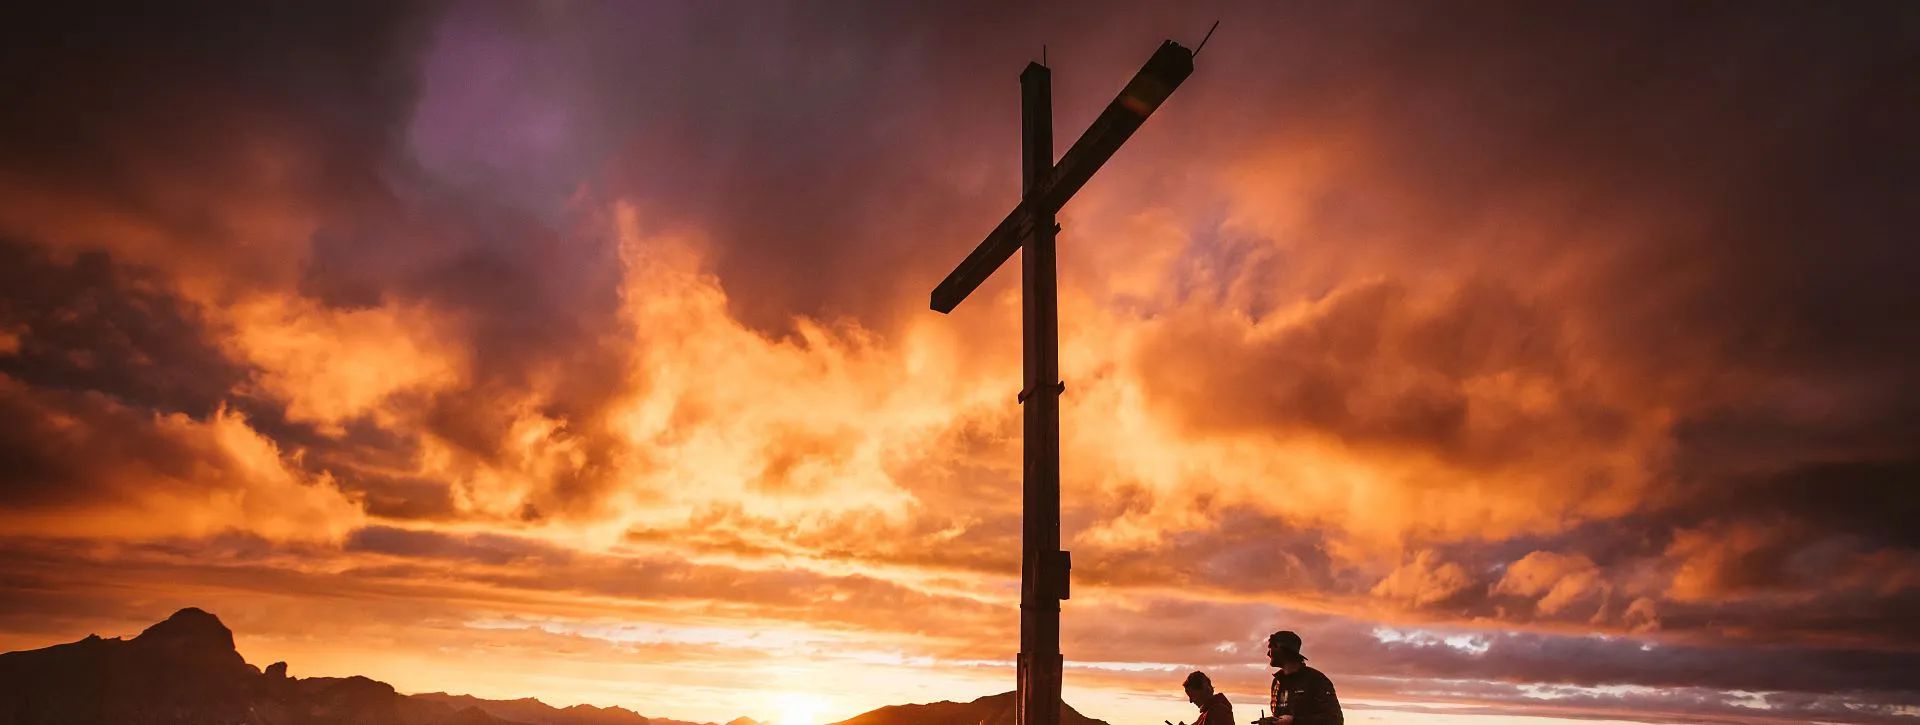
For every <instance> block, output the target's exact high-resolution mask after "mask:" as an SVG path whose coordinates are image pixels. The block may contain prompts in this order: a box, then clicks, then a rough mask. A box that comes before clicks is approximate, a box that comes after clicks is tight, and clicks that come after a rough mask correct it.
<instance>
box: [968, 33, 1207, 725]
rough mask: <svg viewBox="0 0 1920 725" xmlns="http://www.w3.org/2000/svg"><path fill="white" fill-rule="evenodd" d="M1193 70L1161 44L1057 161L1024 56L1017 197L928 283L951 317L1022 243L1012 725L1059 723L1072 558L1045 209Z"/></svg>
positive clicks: (1042, 92) (1047, 97)
mask: <svg viewBox="0 0 1920 725" xmlns="http://www.w3.org/2000/svg"><path fill="white" fill-rule="evenodd" d="M1215 25H1216V26H1217V25H1218V23H1215ZM1207 34H1208V35H1209V36H1211V35H1212V34H1213V31H1212V30H1208V31H1207ZM1204 42H1205V41H1204V40H1203V41H1202V43H1204ZM1192 74H1193V53H1192V52H1191V51H1188V50H1187V49H1186V48H1184V47H1181V46H1180V44H1179V43H1175V42H1173V41H1171V40H1169V41H1166V42H1164V43H1161V44H1160V48H1159V49H1158V50H1155V51H1154V53H1153V56H1152V57H1151V58H1148V59H1147V64H1146V65H1145V66H1144V67H1142V68H1141V69H1140V72H1139V73H1136V74H1134V76H1133V80H1131V81H1129V82H1128V83H1127V85H1126V87H1125V88H1123V89H1121V91H1120V95H1119V96H1118V97H1116V98H1114V99H1113V102H1112V103H1109V104H1107V108H1106V110H1105V111H1102V112H1101V113H1100V117H1099V118H1096V119H1094V121H1093V125H1091V126H1088V127H1087V130H1086V132H1085V133H1082V134H1081V135H1080V139H1079V140H1078V141H1075V142H1073V146H1072V147H1070V148H1068V149H1067V153H1066V154H1065V155H1064V156H1062V157H1060V161H1059V163H1057V164H1056V163H1054V162H1053V75H1052V71H1051V70H1049V69H1048V68H1047V67H1046V66H1045V65H1043V64H1040V63H1028V64H1027V67H1026V69H1025V70H1024V71H1022V72H1021V73H1020V128H1021V134H1020V139H1021V142H1020V148H1021V157H1020V158H1021V164H1020V172H1021V173H1020V178H1021V197H1020V203H1018V204H1016V205H1014V208H1013V211H1011V212H1008V214H1007V217H1006V218H1005V219H1003V220H1001V222H1000V224H999V226H996V227H994V229H993V231H992V232H990V233H988V234H987V238H986V239H984V240H982V241H981V242H980V244H979V246H976V247H974V249H973V252H972V253H970V254H968V255H967V257H966V259H964V260H961V262H960V265H959V266H958V267H955V268H954V269H953V271H952V272H951V273H949V274H948V275H947V278H946V279H945V280H942V281H941V282H940V286H938V287H935V288H934V290H933V296H932V300H931V306H932V308H933V309H935V310H938V311H940V312H943V313H945V312H952V311H953V308H954V307H955V306H956V305H959V304H960V301H961V300H964V299H966V297H967V295H968V294H971V293H972V292H973V291H974V290H975V289H976V288H978V287H979V286H980V283H981V282H984V281H986V279H987V277H988V276H989V275H992V274H993V272H994V270H996V269H999V268H1000V265H1001V264H1002V263H1004V262H1006V261H1007V258H1008V257H1011V256H1013V251H1014V250H1015V249H1024V250H1025V252H1024V253H1022V254H1021V264H1020V271H1021V274H1020V284H1021V287H1020V295H1021V301H1022V303H1021V350H1022V355H1021V358H1022V361H1023V363H1022V367H1023V368H1024V374H1023V375H1022V383H1023V384H1022V385H1021V388H1020V394H1019V396H1017V399H1018V401H1019V404H1020V406H1021V408H1022V414H1023V415H1024V420H1023V421H1022V430H1023V443H1022V457H1023V459H1024V461H1023V464H1024V465H1023V466H1022V469H1021V470H1022V482H1021V491H1022V508H1021V511H1022V526H1021V556H1020V655H1019V660H1018V667H1017V670H1018V675H1017V677H1018V686H1017V689H1018V693H1019V694H1018V696H1017V704H1016V705H1015V710H1014V722H1015V723H1016V724H1017V725H1059V722H1060V710H1061V707H1060V680H1061V668H1062V664H1063V660H1062V657H1061V654H1060V600H1062V599H1066V598H1068V596H1069V595H1070V593H1071V590H1070V588H1069V584H1068V582H1069V576H1068V575H1069V572H1070V570H1071V567H1072V564H1071V559H1070V558H1069V555H1068V552H1065V551H1061V550H1060V395H1061V393H1062V392H1064V391H1065V389H1066V385H1065V383H1063V382H1061V380H1060V336H1059V299H1058V288H1057V287H1056V285H1055V282H1056V279H1055V274H1054V271H1055V270H1054V234H1055V233H1056V232H1058V231H1059V230H1060V227H1059V225H1058V224H1056V223H1055V221H1054V215H1055V214H1056V213H1057V212H1059V211H1060V207H1061V206H1062V205H1065V204H1066V203H1067V200H1068V199H1071V198H1073V195H1074V193H1075V192H1077V191H1079V190H1080V187H1081V186H1083V185H1085V184H1086V183H1087V180H1088V179H1090V178H1092V177H1093V173H1094V172H1095V171H1098V170H1099V169H1100V166H1101V165H1103V164H1105V163H1106V162H1107V159H1109V158H1112V157H1113V154H1114V152H1115V151H1118V150H1119V149H1120V145H1121V144H1124V143H1126V141H1127V139H1128V138H1131V137H1132V136H1133V132H1134V131H1135V130H1138V129H1139V128H1140V124H1142V123H1145V122H1146V120H1147V116H1150V115H1152V114H1153V112H1154V109H1157V108H1159V107H1160V104H1161V103H1163V102H1165V101H1166V100H1167V96H1169V95H1171V94H1172V93H1173V91H1174V89H1176V88H1179V87H1180V83H1181V82H1182V81H1185V80H1186V79H1187V76H1189V75H1192Z"/></svg>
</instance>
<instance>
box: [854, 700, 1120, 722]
mask: <svg viewBox="0 0 1920 725" xmlns="http://www.w3.org/2000/svg"><path fill="white" fill-rule="evenodd" d="M1013 705H1014V694H1013V693H1011V692H1002V693H1000V694H998V695H988V696H986V697H982V698H980V699H978V700H974V701H973V702H935V703H930V704H926V705H889V706H887V707H883V708H880V709H878V710H874V711H872V712H868V713H866V714H863V715H857V716H855V717H853V718H850V719H847V720H842V721H840V722H837V723H834V724H833V725H1013ZM1060 725H1107V724H1106V722H1104V721H1101V720H1095V719H1093V718H1089V717H1087V716H1085V715H1082V714H1080V712H1079V711H1078V710H1075V709H1073V706H1072V705H1068V704H1066V703H1064V702H1063V703H1060Z"/></svg>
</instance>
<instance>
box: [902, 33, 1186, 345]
mask: <svg viewBox="0 0 1920 725" xmlns="http://www.w3.org/2000/svg"><path fill="white" fill-rule="evenodd" d="M1192 74H1193V53H1192V51H1189V50H1187V49H1186V48H1184V47H1181V45H1180V44H1179V43H1175V42H1173V41H1171V40H1169V41H1167V42H1165V43H1161V44H1160V49H1159V50H1156V51H1154V53H1153V57H1151V58H1148V59H1147V64H1146V65H1145V66H1142V67H1141V68H1140V72H1139V73H1136V74H1134V76H1133V80H1131V81H1128V82H1127V86H1126V87H1125V88H1122V89H1121V90H1120V95H1119V96H1117V97H1115V98H1114V99H1113V102H1112V103H1109V104H1107V109H1106V110H1105V111H1101V112H1100V117H1099V118H1096V119H1094V120H1093V125H1091V126H1088V127H1087V131H1086V133H1083V134H1081V135H1080V140H1078V141H1075V142H1073V146H1072V147H1071V148H1068V149H1067V153H1066V155H1065V156H1062V157H1060V163H1058V164H1055V165H1054V167H1053V169H1052V170H1051V171H1049V172H1048V175H1047V179H1048V180H1047V183H1045V184H1043V185H1040V186H1038V187H1037V188H1035V189H1034V190H1033V191H1032V192H1030V193H1028V194H1027V195H1026V198H1024V199H1021V200H1020V203H1019V204H1017V205H1015V206H1014V207H1013V211H1011V212H1008V213H1007V218H1005V219H1002V220H1000V225H999V226H996V227H994V228H993V231H992V232H989V233H987V238H986V239H984V240H982V241H981V242H980V245H979V246H976V247H974V248H973V251H972V252H971V253H969V254H967V258H966V259H963V260H960V265H959V266H957V267H954V268H953V271H952V272H951V273H948V274H947V278H946V279H944V280H942V281H941V282H940V286H938V287H935V288H933V297H932V300H931V307H933V309H935V310H937V311H939V312H942V313H945V312H952V311H953V308H954V307H956V306H958V305H959V304H960V301H961V300H964V299H966V298H967V295H969V294H972V293H973V291H974V290H975V289H978V288H979V287H980V283H982V282H985V281H986V280H987V277H989V276H991V275H992V274H993V271H994V270H996V269H999V268H1000V265H1001V264H1002V263H1004V262H1006V261H1007V259H1008V258H1009V257H1012V256H1013V252H1014V250H1016V249H1019V248H1020V244H1021V240H1023V239H1026V238H1027V235H1028V234H1029V233H1030V232H1032V231H1033V218H1034V216H1035V214H1034V210H1036V209H1038V210H1041V213H1044V214H1046V215H1049V216H1051V215H1052V214H1054V213H1055V212H1058V211H1059V210H1060V207H1062V206H1065V205H1066V203H1067V200H1068V199H1071V198H1073V195H1074V194H1075V193H1076V192H1078V191H1080V187H1082V186H1085V185H1086V183H1087V180H1088V179H1090V178H1092V177H1093V172H1095V171H1098V170H1100V167H1101V166H1102V165H1104V164H1106V163H1107V159H1110V158H1113V153H1114V152H1115V151H1118V150H1120V145H1121V144H1124V143H1126V142H1127V139H1129V138H1131V137H1132V136H1133V132H1134V131H1137V130H1139V128H1140V124H1142V123H1145V122H1146V120H1147V116H1150V115H1152V114H1153V112H1154V109H1157V108H1159V107H1160V104H1161V103H1163V102H1165V101H1166V100H1167V97H1168V96H1170V95H1173V91H1174V89H1176V88H1179V87H1180V83H1181V82H1182V81H1185V80H1186V79H1187V76H1189V75H1192Z"/></svg>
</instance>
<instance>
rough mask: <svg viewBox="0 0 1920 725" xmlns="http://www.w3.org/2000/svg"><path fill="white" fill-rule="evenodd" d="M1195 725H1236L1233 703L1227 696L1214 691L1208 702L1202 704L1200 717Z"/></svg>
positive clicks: (1194, 722) (1195, 721)
mask: <svg viewBox="0 0 1920 725" xmlns="http://www.w3.org/2000/svg"><path fill="white" fill-rule="evenodd" d="M1193 725H1234V722H1233V704H1232V703H1229V702H1227V696H1226V695H1223V694H1221V693H1218V692H1216V693H1213V697H1209V698H1207V702H1206V704H1204V705H1201V706H1200V718H1199V719H1197V720H1194V721H1193Z"/></svg>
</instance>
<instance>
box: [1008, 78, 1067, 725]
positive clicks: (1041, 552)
mask: <svg viewBox="0 0 1920 725" xmlns="http://www.w3.org/2000/svg"><path fill="white" fill-rule="evenodd" d="M1020 131H1021V133H1020V149H1021V164H1020V167H1021V192H1022V193H1021V195H1022V197H1030V196H1032V195H1033V194H1035V193H1036V192H1038V191H1040V190H1042V189H1045V188H1047V187H1048V186H1049V185H1050V184H1052V181H1053V178H1052V177H1053V73H1052V71H1049V70H1048V69H1047V67H1046V66H1043V65H1040V64H1038V63H1028V64H1027V68H1026V70H1025V71H1022V72H1021V73H1020ZM1058 229H1059V227H1058V226H1056V225H1055V223H1054V212H1053V210H1052V209H1045V208H1041V209H1036V210H1034V211H1033V219H1032V225H1031V226H1030V227H1029V228H1028V233H1027V238H1026V239H1025V240H1023V241H1024V243H1023V244H1022V245H1021V252H1020V284H1021V295H1020V297H1021V300H1022V305H1021V340H1022V343H1021V347H1022V352H1023V354H1022V355H1021V358H1022V359H1023V360H1024V366H1023V367H1024V368H1025V374H1024V375H1023V379H1024V383H1025V385H1024V388H1023V390H1022V391H1021V393H1020V401H1021V405H1022V413H1023V415H1024V416H1025V420H1024V421H1023V422H1024V425H1023V426H1022V431H1023V435H1024V441H1023V444H1022V446H1021V449H1022V457H1023V459H1024V460H1023V463H1024V466H1023V468H1024V473H1025V475H1023V476H1022V477H1021V479H1022V499H1023V501H1024V505H1023V506H1022V507H1021V511H1022V517H1023V518H1022V526H1021V547H1020V548H1021V557H1020V658H1019V684H1018V686H1017V689H1018V690H1019V694H1018V695H1017V700H1018V702H1017V704H1016V706H1015V707H1016V709H1015V711H1014V722H1015V723H1016V725H1059V722H1060V680H1061V666H1062V657H1061V654H1060V599H1061V596H1062V595H1063V594H1065V591H1064V589H1065V587H1062V586H1059V583H1060V582H1063V581H1064V580H1065V578H1066V572H1065V571H1063V570H1061V569H1063V567H1062V566H1061V564H1063V563H1064V559H1065V557H1063V556H1061V555H1060V554H1059V550H1060V393H1061V386H1060V384H1059V381H1060V339H1059V298H1058V291H1059V290H1058V286H1057V284H1056V282H1057V279H1056V277H1055V269H1054V233H1055V232H1056V231H1058Z"/></svg>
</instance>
